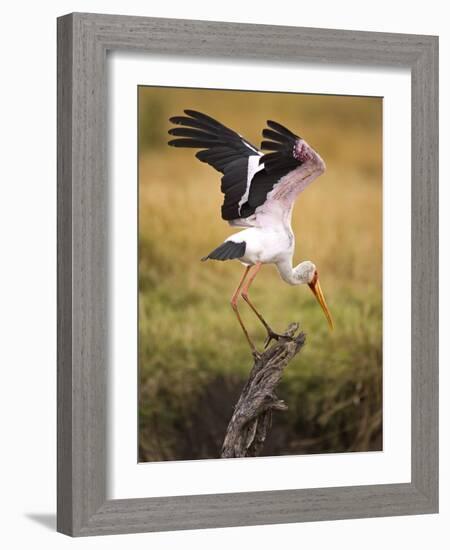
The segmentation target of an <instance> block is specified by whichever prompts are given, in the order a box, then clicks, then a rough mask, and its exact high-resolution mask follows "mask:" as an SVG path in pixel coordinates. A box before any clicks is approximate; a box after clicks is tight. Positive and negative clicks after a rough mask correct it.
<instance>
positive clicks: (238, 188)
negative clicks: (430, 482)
mask: <svg viewBox="0 0 450 550" xmlns="http://www.w3.org/2000/svg"><path fill="white" fill-rule="evenodd" d="M184 113H185V114H186V115H187V116H175V117H172V118H171V119H170V122H172V123H173V124H178V125H180V127H178V128H172V129H170V130H169V134H170V135H172V136H175V139H172V140H171V141H169V145H172V146H174V147H193V148H197V149H202V151H199V152H198V153H196V155H195V156H196V157H197V158H198V159H199V160H201V161H202V162H206V163H207V164H209V165H210V166H213V167H214V168H215V169H216V170H218V171H219V172H222V174H223V177H222V185H221V190H222V193H223V194H224V195H225V197H224V202H223V205H222V218H223V219H224V220H235V219H239V218H241V217H244V216H243V215H242V213H241V210H242V207H243V205H244V204H245V203H246V201H247V198H248V193H249V187H250V183H251V181H252V178H253V176H254V174H255V173H256V172H257V171H258V170H263V168H264V167H263V166H262V165H260V164H259V159H260V158H261V156H262V153H261V152H260V151H258V149H256V147H254V146H253V145H251V144H250V143H249V142H248V141H247V140H245V139H244V138H243V137H242V136H240V135H239V134H237V133H236V132H234V131H233V130H230V129H229V128H227V127H226V126H224V125H223V124H221V123H220V122H218V121H217V120H214V119H213V118H211V117H209V116H207V115H205V114H203V113H199V112H198V111H192V110H189V109H188V110H186V111H184Z"/></svg>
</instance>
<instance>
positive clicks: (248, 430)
mask: <svg viewBox="0 0 450 550" xmlns="http://www.w3.org/2000/svg"><path fill="white" fill-rule="evenodd" d="M298 328H299V326H298V324H297V323H293V324H291V325H289V327H288V328H287V330H286V331H285V332H284V334H283V338H281V339H280V340H279V341H277V342H276V343H275V344H273V345H272V346H271V347H269V348H268V349H267V350H266V351H265V352H264V353H263V354H261V357H260V358H258V359H256V360H255V362H254V365H253V368H252V370H251V371H250V375H249V378H248V380H247V383H246V384H245V386H244V388H243V390H242V392H241V395H240V397H239V400H238V402H237V404H236V406H235V408H234V412H233V416H232V417H231V420H230V423H229V424H228V428H227V432H226V435H225V440H224V442H223V446H222V453H221V458H238V457H246V456H258V454H259V453H260V452H261V450H262V448H263V446H264V442H265V440H266V437H267V434H268V432H269V430H270V427H271V424H272V411H284V410H286V409H287V405H286V403H285V402H284V401H282V400H280V399H278V397H277V396H276V395H275V389H276V387H277V385H278V383H279V381H280V379H281V376H282V374H283V371H284V369H285V368H286V367H287V365H288V364H289V362H290V361H291V360H292V359H293V358H294V357H295V356H296V355H297V353H298V352H299V351H300V350H301V348H302V347H303V345H304V343H305V334H304V333H303V332H302V331H300V332H299V333H298V334H297V335H296V333H297V331H298Z"/></svg>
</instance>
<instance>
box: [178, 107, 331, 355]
mask: <svg viewBox="0 0 450 550" xmlns="http://www.w3.org/2000/svg"><path fill="white" fill-rule="evenodd" d="M184 113H185V114H184V116H174V117H172V118H170V119H169V120H170V122H172V123H173V124H176V125H177V127H174V128H171V129H170V130H169V134H170V135H171V136H174V138H175V139H171V140H170V141H169V145H172V146H174V147H193V148H196V149H201V150H200V151H198V152H197V153H196V155H195V156H196V157H197V158H198V159H199V160H201V161H202V162H206V163H207V164H209V165H210V166H212V167H214V168H215V169H216V170H218V171H219V172H221V173H222V174H223V176H222V180H221V181H222V184H221V191H222V193H223V194H224V202H223V205H222V218H223V219H224V220H226V221H228V222H229V224H230V225H231V226H236V227H245V228H246V229H244V230H242V231H240V232H238V233H235V234H233V235H231V236H230V237H228V238H227V239H226V240H225V241H224V242H223V243H222V244H221V245H220V246H218V247H217V248H216V249H214V250H213V251H212V252H210V253H209V254H208V255H207V256H205V257H204V258H202V261H205V260H220V261H223V260H233V259H237V260H239V261H240V262H241V263H242V264H243V265H244V266H245V271H244V274H243V276H242V278H241V280H240V281H239V284H238V286H237V288H236V290H235V292H234V294H233V296H232V298H231V305H232V308H233V310H234V312H235V313H236V316H237V319H238V321H239V323H240V325H241V327H242V330H243V331H244V334H245V337H246V338H247V341H248V343H249V345H250V348H251V350H252V352H253V354H254V355H255V356H259V354H258V352H257V350H256V346H255V344H254V343H253V341H252V339H251V338H250V336H249V334H248V332H247V330H246V328H245V326H244V323H243V321H242V318H241V316H240V314H239V310H238V305H237V304H238V299H239V297H240V296H242V298H243V299H244V300H245V301H246V302H247V304H248V305H249V306H250V308H251V309H252V310H253V311H254V313H255V314H256V315H257V317H258V319H259V320H260V321H261V322H262V324H263V325H264V327H265V329H266V330H267V339H266V346H267V345H268V344H269V342H270V341H271V340H272V339H279V338H281V337H282V335H280V334H277V333H276V332H274V331H273V330H272V328H271V327H270V326H269V324H268V323H267V322H266V320H265V319H264V317H263V316H262V315H261V314H260V313H259V311H258V310H257V309H256V308H255V306H254V305H253V303H252V302H251V300H250V298H249V295H248V292H249V288H250V285H251V284H252V282H253V281H254V279H255V277H256V275H257V273H258V272H259V270H260V268H261V266H262V265H263V264H275V265H276V267H277V269H278V271H279V273H280V276H281V278H282V279H283V280H284V281H285V282H287V283H288V284H291V285H301V284H307V285H308V286H309V288H310V289H311V290H312V292H313V293H314V295H315V297H316V298H317V300H318V302H319V304H320V305H321V307H322V309H323V311H324V313H325V316H326V318H327V321H328V324H329V326H330V328H331V329H332V328H333V320H332V317H331V313H330V311H329V309H328V306H327V304H326V301H325V297H324V295H323V292H322V289H321V287H320V283H319V275H318V271H317V268H316V266H315V265H314V264H313V263H312V262H310V261H304V262H301V263H300V264H298V265H297V266H295V267H293V266H292V258H293V255H294V234H293V231H292V227H291V217H292V208H293V205H294V201H295V199H296V197H297V195H298V194H299V193H301V192H302V191H303V190H304V189H305V188H306V187H307V186H308V185H309V184H310V183H311V182H312V181H314V180H315V179H316V178H317V177H318V176H320V175H321V174H323V172H324V171H325V163H324V161H323V160H322V158H321V157H320V155H319V154H318V153H317V152H316V151H314V149H313V148H312V147H310V146H309V145H308V143H306V141H305V140H304V139H302V138H300V137H299V136H297V135H295V134H293V133H292V132H291V131H290V130H288V129H287V128H285V127H284V126H282V125H281V124H279V123H277V122H274V121H272V120H268V121H267V126H268V128H265V129H264V130H263V132H262V134H263V137H264V138H265V139H264V140H263V141H262V143H261V149H263V150H267V151H269V153H266V154H263V153H262V151H260V150H259V149H257V148H256V147H254V146H253V145H252V144H251V143H249V142H248V141H247V140H246V139H244V138H243V137H242V136H241V135H239V134H238V133H236V132H234V131H233V130H231V129H229V128H227V127H226V126H224V125H223V124H221V123H220V122H218V121H217V120H215V119H213V118H211V117H210V116H208V115H205V114H203V113H200V112H198V111H194V110H189V109H187V110H185V111H184Z"/></svg>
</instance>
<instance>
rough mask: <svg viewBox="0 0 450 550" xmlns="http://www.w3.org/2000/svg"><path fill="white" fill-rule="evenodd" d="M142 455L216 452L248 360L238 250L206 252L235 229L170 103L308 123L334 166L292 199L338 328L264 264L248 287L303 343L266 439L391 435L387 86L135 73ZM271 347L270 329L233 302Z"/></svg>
mask: <svg viewBox="0 0 450 550" xmlns="http://www.w3.org/2000/svg"><path fill="white" fill-rule="evenodd" d="M139 93H140V97H139V105H140V108H139V142H140V156H139V369H140V370H139V372H140V388H139V404H140V409H139V424H140V448H139V459H140V460H141V461H156V460H177V459H184V460H186V459H195V458H217V456H218V455H219V453H220V447H221V444H222V440H223V436H224V433H225V428H226V425H227V423H228V421H229V419H230V416H231V414H232V409H233V405H234V403H235V401H236V399H237V396H238V395H239V392H240V389H241V388H242V385H243V384H244V382H245V379H246V376H247V374H248V371H249V369H250V367H251V364H252V360H251V355H250V352H249V348H248V345H247V342H246V341H245V339H244V337H243V334H242V332H241V329H240V327H239V325H238V323H237V321H236V318H235V316H234V314H233V312H232V310H231V307H230V304H229V298H230V296H231V294H232V292H233V291H234V288H235V286H236V284H237V282H238V280H239V278H240V276H241V274H242V270H243V268H242V266H241V265H240V264H239V263H238V262H236V261H232V262H212V261H211V262H206V263H202V262H200V258H201V257H202V256H204V255H205V254H206V253H208V252H210V251H211V250H212V249H213V248H215V247H216V246H217V245H218V244H220V243H221V242H222V241H223V240H224V239H225V238H226V237H227V236H228V235H230V234H231V233H233V232H235V231H236V230H237V229H235V228H230V227H229V226H228V224H227V223H226V222H224V221H222V220H221V218H220V205H221V202H222V195H221V193H220V174H219V173H217V172H215V171H214V169H213V168H211V167H210V166H208V165H206V164H203V163H201V162H199V161H198V160H197V159H195V157H194V153H195V150H192V149H174V148H171V147H168V146H167V137H168V136H167V130H168V128H169V127H170V124H169V122H168V118H169V117H170V116H173V115H175V114H181V112H182V110H183V109H186V108H190V109H197V110H199V111H203V112H206V113H208V114H210V115H211V116H213V117H215V118H217V119H218V120H220V121H221V122H222V123H224V124H225V125H227V126H229V127H231V128H233V129H235V130H236V131H238V132H239V133H241V134H242V135H244V136H245V137H246V138H247V139H248V140H249V141H250V142H252V143H253V144H255V145H257V146H259V144H260V142H261V130H262V128H263V127H264V124H265V121H266V120H267V119H273V120H276V121H278V122H280V123H282V124H284V125H286V126H287V127H289V128H290V129H291V130H292V131H294V132H295V133H297V134H299V135H301V136H302V137H303V138H304V139H306V140H307V141H308V142H309V143H310V144H311V145H312V146H313V147H314V148H315V149H317V151H318V152H319V153H320V155H321V156H322V157H323V159H324V160H325V162H326V164H327V171H326V173H325V174H324V175H323V176H321V177H320V178H319V179H318V180H316V181H315V182H314V183H313V184H312V185H311V186H310V187H309V188H308V189H307V190H306V191H305V192H304V193H303V194H302V195H301V196H300V197H299V198H298V200H297V203H296V206H295V209H294V214H293V220H292V223H293V229H294V233H295V235H296V252H295V257H294V264H297V263H299V262H300V261H303V260H311V261H313V262H314V263H315V264H316V265H317V267H318V270H319V273H320V279H321V285H322V289H323V291H324V293H325V296H326V298H327V302H328V305H329V307H330V309H331V311H332V314H333V317H334V321H335V330H334V332H332V333H331V332H329V330H328V327H327V323H326V320H325V317H324V315H323V312H322V310H321V308H320V306H319V305H318V304H317V302H316V301H315V299H314V297H313V295H312V293H311V292H310V291H309V289H308V288H307V287H304V286H300V287H291V286H289V285H286V284H285V283H284V282H283V281H282V280H281V279H280V277H279V275H278V273H277V271H276V268H275V267H274V266H265V267H264V268H263V269H262V270H261V273H260V275H259V276H258V278H257V279H256V281H255V283H254V285H253V286H252V292H251V294H252V297H253V301H254V303H255V304H256V305H257V307H258V306H259V309H260V310H261V311H262V313H263V314H264V316H265V317H266V319H267V320H268V321H269V323H270V324H271V325H272V327H273V328H274V329H275V330H279V331H280V330H283V329H285V328H286V326H287V325H288V324H289V323H290V322H292V321H297V322H299V323H300V325H301V327H302V329H303V330H304V331H305V332H306V333H307V345H306V346H305V348H304V349H303V350H302V351H301V353H300V354H299V355H298V356H297V357H296V358H295V360H294V361H292V363H290V365H289V367H288V368H287V370H286V371H285V374H284V377H283V381H282V383H281V385H280V387H279V391H278V395H279V397H280V398H281V399H284V400H285V401H286V402H287V404H288V406H289V410H288V411H287V412H284V413H278V414H276V415H275V417H274V424H273V428H272V430H271V434H270V436H269V439H268V441H267V443H266V446H265V449H264V453H263V454H266V455H282V454H304V453H326V452H344V451H368V450H380V449H381V447H382V103H381V99H378V98H359V97H337V96H313V95H298V94H295V95H294V94H268V93H257V94H255V93H245V92H224V91H207V90H189V89H169V88H151V87H145V88H140V92H139ZM240 310H241V313H242V315H243V317H244V321H245V323H246V325H247V327H248V328H249V331H250V333H251V335H252V336H253V337H254V339H255V341H256V342H257V344H258V345H259V346H260V348H262V344H263V340H264V337H265V333H264V329H263V327H262V326H261V325H260V324H259V322H258V320H257V319H256V318H255V317H254V315H253V314H252V313H251V312H250V311H249V310H248V307H247V306H246V304H245V303H242V304H241V305H240Z"/></svg>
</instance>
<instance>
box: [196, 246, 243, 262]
mask: <svg viewBox="0 0 450 550" xmlns="http://www.w3.org/2000/svg"><path fill="white" fill-rule="evenodd" d="M245 247H246V243H245V241H244V242H242V243H235V242H233V241H225V242H224V243H222V244H221V245H220V246H218V247H217V248H215V249H214V250H213V251H212V252H210V253H209V254H208V255H207V256H204V257H203V258H202V262H205V261H206V260H220V261H221V262H223V261H224V260H235V259H236V258H242V256H243V255H244V254H245Z"/></svg>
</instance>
